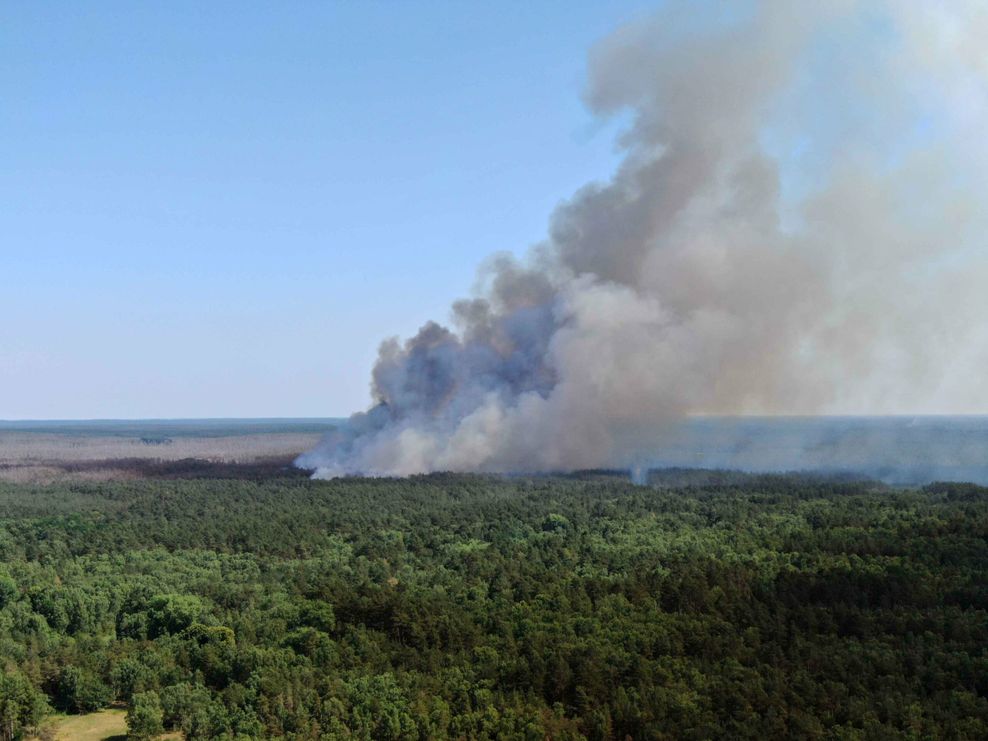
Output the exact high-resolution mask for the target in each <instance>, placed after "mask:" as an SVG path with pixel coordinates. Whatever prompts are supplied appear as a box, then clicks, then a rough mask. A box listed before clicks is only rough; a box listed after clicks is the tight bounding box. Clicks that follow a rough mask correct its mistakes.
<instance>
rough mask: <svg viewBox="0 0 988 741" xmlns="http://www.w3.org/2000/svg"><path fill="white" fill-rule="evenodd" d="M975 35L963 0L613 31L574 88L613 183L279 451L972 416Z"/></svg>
mask: <svg viewBox="0 0 988 741" xmlns="http://www.w3.org/2000/svg"><path fill="white" fill-rule="evenodd" d="M725 5H727V6H730V7H729V8H728V9H727V10H725V9H724V6H725ZM714 8H716V9H717V10H716V12H714ZM986 34H988V6H985V5H984V3H983V2H981V0H970V1H967V2H965V1H963V0H958V1H957V2H946V1H944V2H933V0H929V1H924V0H884V1H879V2H876V1H875V0H868V1H867V2H865V1H864V0H861V1H855V0H834V2H825V3H821V2H814V1H813V0H805V1H796V0H764V1H763V2H757V3H754V4H751V3H736V4H716V5H715V4H709V5H708V4H707V3H692V2H685V0H684V1H683V2H673V3H670V4H668V7H667V8H666V9H665V10H664V11H663V12H662V13H660V14H659V15H658V16H656V17H653V18H650V19H648V20H645V21H641V22H638V23H635V24H632V25H629V26H627V27H623V28H620V29H618V30H617V31H616V32H614V33H613V34H611V35H610V36H608V37H607V38H605V39H603V40H602V41H601V42H600V43H599V44H598V45H597V46H596V47H595V48H594V49H593V50H592V51H591V54H590V59H589V68H588V82H587V88H586V103H587V105H588V106H589V108H590V109H591V110H592V111H593V112H594V113H595V114H597V115H599V116H601V117H608V116H615V115H624V116H627V117H628V120H629V124H628V126H627V129H626V131H625V133H624V134H623V135H622V136H621V138H620V140H619V142H618V146H619V147H620V148H621V151H622V153H623V161H622V162H621V164H620V166H619V167H618V169H617V171H616V172H615V173H614V175H613V177H612V179H611V180H610V181H609V182H606V183H592V184H589V185H586V186H585V187H583V188H581V189H580V190H579V191H577V192H576V193H575V194H574V195H573V196H572V198H571V199H570V200H568V201H567V202H564V203H562V204H561V205H560V206H559V207H558V208H557V209H556V211H555V213H554V214H553V215H552V217H551V219H550V225H549V234H548V237H547V238H546V239H545V241H544V242H542V243H540V244H538V245H535V246H534V247H533V248H532V249H531V250H530V252H529V254H528V255H527V256H526V257H524V258H520V259H519V258H515V257H512V256H510V255H507V254H504V255H496V256H494V257H493V258H491V259H490V261H489V262H488V263H487V264H486V265H485V266H484V267H483V268H482V271H481V281H480V284H481V288H480V289H479V291H478V292H477V293H476V295H474V296H473V297H472V298H467V299H464V300H462V301H458V302H456V303H455V304H454V306H453V308H452V321H451V327H446V326H442V325H440V324H437V323H431V322H430V323H428V324H427V325H425V326H424V327H423V328H422V329H421V330H420V331H419V332H418V334H416V335H415V336H414V337H412V338H410V339H408V340H406V341H404V342H401V341H399V340H397V339H391V340H388V341H386V342H384V343H383V344H382V346H381V350H380V356H379V359H378V361H377V364H376V366H375V368H374V371H373V396H374V398H375V399H376V403H375V404H374V406H373V407H372V408H371V409H370V410H369V411H367V412H363V413H358V414H355V415H354V416H353V417H352V418H351V420H350V422H349V424H348V425H346V426H345V427H343V428H341V429H340V430H338V431H336V432H335V433H333V434H331V435H330V436H328V437H327V438H326V439H325V440H324V441H323V442H322V443H321V444H320V445H319V447H318V448H317V449H316V450H314V451H312V452H310V453H307V454H306V455H304V456H302V458H301V459H300V461H299V463H300V465H304V466H306V467H311V468H316V469H318V470H317V475H319V476H335V475H343V474H350V473H363V474H372V475H385V474H388V475H391V474H394V475H404V474H412V473H417V472H425V471H431V470H453V471H537V470H563V469H574V468H592V467H605V466H610V467H615V466H633V465H635V464H636V463H640V462H642V461H648V460H650V459H651V457H652V456H653V454H654V451H656V450H658V449H660V448H661V446H662V444H663V441H664V440H666V439H667V438H668V436H669V435H672V434H674V430H675V426H676V423H677V421H679V420H682V419H684V418H686V417H689V416H692V415H704V414H718V415H734V414H762V415H774V414H819V413H831V414H839V413H844V414H889V413H908V414H917V413H932V412H936V413H966V412H972V411H980V412H984V411H986V410H988V394H986V391H988V380H986V379H988V374H986V373H985V372H984V368H986V367H988V366H986V361H988V342H986V339H988V332H986V319H985V317H988V290H986V285H988V283H986V279H988V229H986V226H988V224H986V223H985V222H986V207H985V204H986V203H988V187H986V185H988V183H986V174H988V167H986V165H988V156H986V154H988V146H986V144H985V141H986V137H985V136H984V131H986V130H988V129H986V128H985V124H986V123H988V115H986V114H988V92H986V91H988V55H985V54H984V52H983V41H982V40H983V39H984V38H986V37H988V36H986Z"/></svg>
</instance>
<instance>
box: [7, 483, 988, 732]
mask: <svg viewBox="0 0 988 741" xmlns="http://www.w3.org/2000/svg"><path fill="white" fill-rule="evenodd" d="M193 468H194V467H193ZM0 662H2V667H0V669H2V674H0V739H4V741H8V740H10V739H22V738H24V739H26V738H33V737H35V734H36V733H38V731H37V729H38V728H39V726H40V725H41V724H42V723H43V721H44V719H45V718H46V717H47V716H50V715H51V714H53V713H69V714H75V713H89V712H92V711H95V710H99V709H101V708H106V707H109V706H111V705H112V706H115V707H126V708H127V722H128V727H129V737H130V738H134V739H149V738H154V737H155V736H157V735H159V734H161V733H164V732H166V731H172V732H175V731H178V732H180V733H181V734H182V735H183V736H184V737H185V738H187V739H227V740H233V739H265V738H287V739H299V740H302V739H306V740H308V739H313V740H314V739H338V738H339V739H409V740H412V739H421V740H423V741H424V740H426V739H446V738H451V739H515V738H517V739H530V740H531V741H542V740H543V739H559V740H563V739H573V740H575V739H601V740H604V739H628V738H630V739H635V740H637V739H776V738H798V739H814V738H815V739H972V740H973V739H984V738H988V697H986V695H988V489H985V488H980V487H977V486H973V485H963V484H933V485H930V486H927V487H925V488H921V489H917V488H913V489H902V488H891V487H887V486H884V485H881V484H877V483H873V482H867V481H864V482H862V481H854V480H833V479H829V480H828V479H825V478H814V477H807V476H756V475H706V476H699V475H692V474H689V473H685V472H678V473H677V472H671V473H668V475H660V474H655V475H653V476H652V479H651V482H650V484H649V485H647V486H635V485H632V484H631V483H630V482H628V481H627V480H625V479H624V478H622V477H619V476H616V475H612V474H609V473H607V472H596V473H586V474H583V475H574V476H556V477H552V476H546V477H493V476H462V475H450V474H435V475H430V476H422V477H412V478H408V479H358V478H350V479H337V480H333V481H312V480H309V479H308V478H306V477H305V476H304V475H300V474H293V473H291V472H286V471H280V470H273V469H272V470H268V469H266V468H260V469H252V470H251V471H250V472H248V473H247V474H245V475H243V476H240V477H237V476H232V475H228V472H227V473H226V474H224V475H222V476H216V477H209V476H206V475H204V474H203V472H202V471H200V470H198V469H197V470H196V471H195V475H193V476H189V477H176V478H148V479H143V480H134V481H100V482H62V483H56V484H51V485H47V486H40V485H38V486H36V485H29V484H16V483H9V482H8V483H4V482H0Z"/></svg>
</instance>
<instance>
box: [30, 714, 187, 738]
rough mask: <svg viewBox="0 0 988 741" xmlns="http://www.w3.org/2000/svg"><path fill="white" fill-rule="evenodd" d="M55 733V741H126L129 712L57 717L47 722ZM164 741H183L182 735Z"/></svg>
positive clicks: (164, 736)
mask: <svg viewBox="0 0 988 741" xmlns="http://www.w3.org/2000/svg"><path fill="white" fill-rule="evenodd" d="M44 725H45V727H46V728H50V729H51V730H52V731H53V732H54V738H55V741H126V738H127V711H126V710H124V709H123V708H110V709H108V710H101V711H99V712H98V713H87V714H86V715H56V716H54V717H53V718H50V719H49V720H48V721H46V722H45V724H44ZM159 738H160V739H162V741H165V740H166V739H173V740H174V741H181V739H182V734H181V733H178V732H173V733H166V734H164V735H163V736H159Z"/></svg>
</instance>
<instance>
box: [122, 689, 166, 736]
mask: <svg viewBox="0 0 988 741" xmlns="http://www.w3.org/2000/svg"><path fill="white" fill-rule="evenodd" d="M162 717H163V712H162V710H161V700H160V699H159V698H158V693H157V692H154V691H153V690H149V691H148V692H138V693H137V694H136V695H134V696H133V698H131V702H130V707H128V708H127V738H129V739H134V740H135V741H145V740H146V739H151V738H154V737H155V736H158V735H159V734H161V733H162V732H164V726H163V725H162Z"/></svg>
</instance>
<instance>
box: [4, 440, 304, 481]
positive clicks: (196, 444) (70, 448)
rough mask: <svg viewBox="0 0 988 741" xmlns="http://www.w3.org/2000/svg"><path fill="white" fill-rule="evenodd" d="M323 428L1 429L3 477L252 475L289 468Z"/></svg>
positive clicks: (116, 478)
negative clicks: (164, 432)
mask: <svg viewBox="0 0 988 741" xmlns="http://www.w3.org/2000/svg"><path fill="white" fill-rule="evenodd" d="M319 437H320V435H319V434H318V433H298V432H285V433H281V432H279V433H262V434H253V435H228V436H217V437H206V436H203V437H195V436H181V437H175V438H174V439H169V440H167V442H161V443H158V444H147V443H146V442H143V441H142V440H141V438H138V437H118V436H106V435H93V436H87V435H73V434H55V433H36V432H0V480H4V481H12V482H17V483H29V484H49V483H54V482H59V481H66V480H70V481H109V480H114V481H120V480H126V479H135V478H146V477H150V476H154V477H156V478H160V477H164V478H189V477H200V476H204V475H211V476H214V477H215V476H228V475H234V474H236V475H240V476H243V475H245V474H246V475H248V476H249V475H251V473H252V472H255V471H256V472H264V471H270V470H271V469H272V468H285V467H288V466H290V465H291V461H292V459H293V458H294V457H295V456H297V455H298V454H299V453H301V452H303V451H305V450H308V449H309V448H311V447H312V446H313V445H315V443H316V442H317V441H318V440H319Z"/></svg>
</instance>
